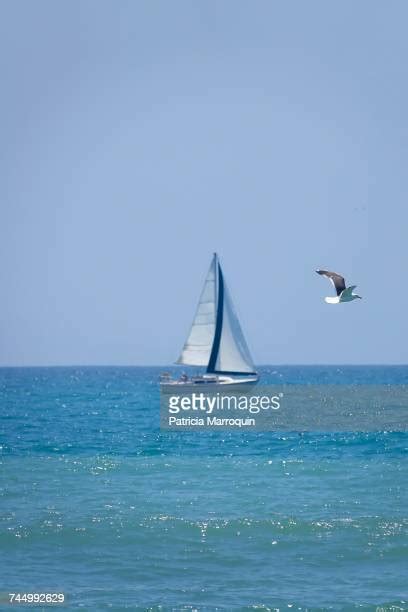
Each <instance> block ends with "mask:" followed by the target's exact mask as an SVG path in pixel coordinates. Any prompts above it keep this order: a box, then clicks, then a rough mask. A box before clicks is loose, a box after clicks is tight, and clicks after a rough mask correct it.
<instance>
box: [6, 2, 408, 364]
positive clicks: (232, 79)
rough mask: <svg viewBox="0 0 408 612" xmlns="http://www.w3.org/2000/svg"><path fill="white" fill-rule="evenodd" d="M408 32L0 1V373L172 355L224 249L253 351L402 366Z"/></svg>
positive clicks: (384, 20) (323, 7)
mask: <svg viewBox="0 0 408 612" xmlns="http://www.w3.org/2000/svg"><path fill="white" fill-rule="evenodd" d="M407 22H408V5H407V4H406V3H405V2H402V1H394V2H392V3H386V2H378V1H368V0H367V1H364V0H360V1H359V2H355V1H350V0H348V1H342V2H336V3H335V2H327V1H323V0H322V1H308V2H301V1H297V2H284V1H280V2H269V1H268V2H266V1H265V2H263V1H259V0H258V1H255V2H243V1H238V2H236V1H235V0H234V1H232V0H224V1H222V2H221V1H218V2H213V1H210V0H205V1H204V2H190V1H177V0H176V1H173V2H165V1H161V2H160V1H153V2H151V1H145V2H143V1H137V2H133V1H129V2H126V1H124V0H122V1H121V2H114V1H113V0H112V1H110V2H106V1H101V0H94V1H86V0H81V1H79V0H77V1H72V0H70V1H68V0H65V1H61V2H55V1H54V0H49V1H48V0H47V1H44V0H36V2H28V1H25V2H21V1H12V0H9V1H4V0H3V2H1V4H0V62H1V96H0V121H1V126H0V127H1V140H0V156H1V166H0V167H1V180H0V249H1V265H0V288H1V289H0V291H1V293H0V295H1V300H0V364H1V365H42V364H49V365H54V364H55V365H57V364H166V363H171V362H173V361H174V360H175V359H176V358H177V357H178V352H179V350H180V348H181V346H182V344H183V342H184V339H185V335H186V333H187V331H188V327H189V325H190V323H191V320H192V317H193V312H194V309H195V306H196V302H197V299H198V295H199V292H200V290H201V285H202V282H203V278H204V276H205V274H206V271H207V268H208V266H209V262H210V258H211V254H212V252H213V251H215V250H216V251H218V252H219V254H220V256H221V258H222V262H223V264H224V271H225V274H226V277H227V280H228V282H229V286H230V289H231V292H232V295H233V297H234V299H235V302H236V303H237V307H238V312H239V314H240V317H241V322H242V324H243V328H244V331H245V333H246V336H247V339H248V344H249V346H250V348H251V351H252V353H253V356H254V359H255V361H256V363H258V364H260V363H272V364H279V363H408V341H407V340H408V335H407V331H408V330H407V311H408V308H407V306H408V284H407V283H406V282H405V279H406V277H407V265H408V257H407V250H408V203H407V180H408V173H407V162H408V123H407V117H408V111H407V109H408V79H407V76H408V75H407V71H408V68H407V66H408V64H407V58H408V37H407V34H406V27H407ZM318 267H325V268H328V269H333V270H335V271H339V272H341V273H343V274H344V275H345V276H346V280H347V281H349V282H350V283H352V284H357V285H358V292H359V293H360V294H361V295H363V296H364V299H363V300H361V301H360V300H358V301H356V302H353V303H351V304H345V305H341V306H337V307H336V306H329V305H327V304H325V302H324V301H323V298H324V296H325V295H331V292H332V288H331V286H330V285H329V283H328V281H327V280H326V279H323V278H321V277H319V276H318V275H316V274H315V272H314V270H315V269H316V268H318ZM387 294H388V295H387ZM389 296H391V297H389ZM334 327H335V328H336V330H337V333H336V335H335V334H334V333H333V331H331V330H332V329H333V328H334Z"/></svg>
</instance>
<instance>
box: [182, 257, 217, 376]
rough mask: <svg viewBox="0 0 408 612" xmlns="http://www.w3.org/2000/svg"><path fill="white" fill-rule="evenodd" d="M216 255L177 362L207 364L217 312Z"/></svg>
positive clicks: (197, 364)
mask: <svg viewBox="0 0 408 612" xmlns="http://www.w3.org/2000/svg"><path fill="white" fill-rule="evenodd" d="M217 265H218V264H217V256H216V255H214V257H213V260H212V262H211V266H210V269H209V271H208V274H207V278H206V279H205V282H204V287H203V290H202V292H201V296H200V300H199V302H198V306H197V310H196V314H195V317H194V321H193V324H192V326H191V330H190V333H189V335H188V338H187V340H186V342H185V344H184V347H183V350H182V351H181V355H180V357H179V359H178V360H177V363H184V364H185V365H195V366H207V365H208V362H209V360H210V355H211V350H212V346H213V343H214V334H215V325H216V313H217V272H218V270H217Z"/></svg>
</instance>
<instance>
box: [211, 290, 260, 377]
mask: <svg viewBox="0 0 408 612" xmlns="http://www.w3.org/2000/svg"><path fill="white" fill-rule="evenodd" d="M221 280H222V279H221ZM223 284H224V287H223V289H224V291H223V313H222V329H221V334H220V339H219V346H218V354H217V358H216V361H215V367H214V371H215V372H220V373H221V372H229V373H236V374H238V373H245V374H249V373H252V374H253V373H254V372H255V368H254V364H253V361H252V358H251V354H250V352H249V349H248V346H247V343H246V341H245V338H244V334H243V333H242V329H241V325H240V324H239V320H238V317H237V314H236V312H235V308H234V305H233V303H232V299H231V295H230V293H229V291H228V288H227V286H226V284H225V281H223Z"/></svg>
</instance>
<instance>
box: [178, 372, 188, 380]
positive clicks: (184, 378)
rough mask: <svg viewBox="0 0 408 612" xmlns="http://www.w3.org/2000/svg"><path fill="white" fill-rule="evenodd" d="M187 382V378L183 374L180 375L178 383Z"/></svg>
mask: <svg viewBox="0 0 408 612" xmlns="http://www.w3.org/2000/svg"><path fill="white" fill-rule="evenodd" d="M187 381H188V376H187V374H186V373H185V372H183V373H182V375H181V376H180V382H187Z"/></svg>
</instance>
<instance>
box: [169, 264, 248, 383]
mask: <svg viewBox="0 0 408 612" xmlns="http://www.w3.org/2000/svg"><path fill="white" fill-rule="evenodd" d="M176 363H178V364H184V365H188V366H201V367H203V366H204V367H205V368H206V372H205V373H204V374H202V375H200V376H192V377H189V376H187V374H182V376H181V377H180V378H179V379H178V380H174V379H172V377H171V376H170V374H168V373H166V374H162V376H161V379H160V384H161V385H162V386H173V385H181V386H183V385H190V386H191V385H194V386H196V385H197V386H198V385H200V386H202V385H206V384H217V385H248V384H255V383H256V382H257V381H258V378H259V377H258V374H257V372H256V371H255V368H254V364H253V361H252V358H251V354H250V352H249V349H248V346H247V343H246V341H245V338H244V334H243V333H242V329H241V326H240V324H239V320H238V317H237V315H236V312H235V309H234V305H233V303H232V299H231V295H230V292H229V291H228V288H227V285H226V283H225V279H224V275H223V272H222V269H221V265H220V262H219V258H218V255H217V253H214V256H213V258H212V261H211V265H210V269H209V271H208V274H207V277H206V279H205V282H204V287H203V289H202V292H201V296H200V300H199V302H198V306H197V310H196V313H195V317H194V321H193V324H192V326H191V329H190V332H189V334H188V336H187V340H186V342H185V344H184V346H183V349H182V351H181V355H180V357H179V359H178V360H177V362H176Z"/></svg>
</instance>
